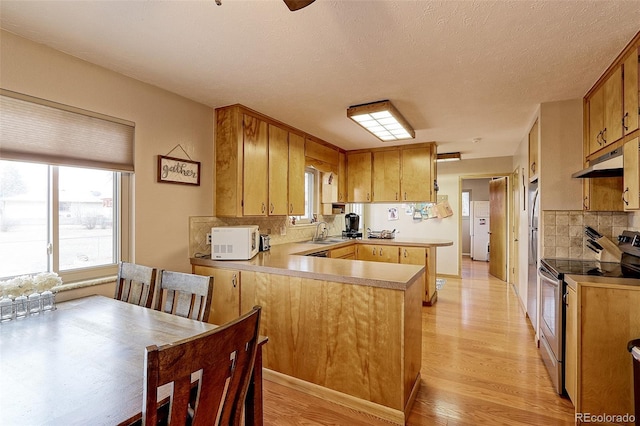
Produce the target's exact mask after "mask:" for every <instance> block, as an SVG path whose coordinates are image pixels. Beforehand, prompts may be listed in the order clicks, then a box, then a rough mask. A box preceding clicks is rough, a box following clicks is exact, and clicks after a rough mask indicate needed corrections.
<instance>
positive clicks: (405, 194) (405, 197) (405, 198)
mask: <svg viewBox="0 0 640 426" xmlns="http://www.w3.org/2000/svg"><path fill="white" fill-rule="evenodd" d="M404 200H405V201H407V192H406V191H405V193H404Z"/></svg>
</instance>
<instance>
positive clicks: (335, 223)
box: [189, 215, 344, 257]
mask: <svg viewBox="0 0 640 426" xmlns="http://www.w3.org/2000/svg"><path fill="white" fill-rule="evenodd" d="M319 220H320V221H324V222H326V223H327V228H328V229H329V235H340V234H341V233H342V230H343V229H344V215H331V216H320V217H319ZM234 225H258V227H259V228H260V233H261V234H269V235H270V236H271V245H277V244H284V243H291V242H295V241H307V240H310V239H311V238H313V236H314V234H315V232H316V224H315V223H313V224H307V225H291V223H290V222H289V218H288V217H287V216H274V217H256V218H227V217H224V218H221V217H213V216H191V217H190V218H189V257H194V256H195V255H196V254H198V255H210V254H211V245H209V244H207V234H208V233H209V232H211V228H212V227H213V226H234Z"/></svg>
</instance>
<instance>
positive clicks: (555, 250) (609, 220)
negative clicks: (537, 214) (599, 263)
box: [539, 210, 630, 259]
mask: <svg viewBox="0 0 640 426" xmlns="http://www.w3.org/2000/svg"><path fill="white" fill-rule="evenodd" d="M629 224H630V214H629V213H624V212H583V211H579V210H578V211H567V210H545V211H544V212H543V213H542V223H540V226H541V230H542V232H539V234H540V235H541V238H542V257H557V258H571V259H595V258H596V254H595V253H594V252H593V251H591V250H589V249H588V248H587V247H586V241H587V239H588V238H587V236H586V235H585V233H584V227H585V226H590V227H592V228H594V229H595V230H596V231H598V232H599V233H600V234H602V235H603V236H605V237H607V238H609V239H610V240H611V241H613V242H614V243H616V244H617V241H618V235H620V234H621V233H622V231H624V230H625V229H630V226H629Z"/></svg>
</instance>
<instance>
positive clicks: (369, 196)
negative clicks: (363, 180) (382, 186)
mask: <svg viewBox="0 0 640 426" xmlns="http://www.w3.org/2000/svg"><path fill="white" fill-rule="evenodd" d="M370 198H371V194H369V193H368V192H367V201H369V199H370Z"/></svg>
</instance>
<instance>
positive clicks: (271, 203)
mask: <svg viewBox="0 0 640 426" xmlns="http://www.w3.org/2000/svg"><path fill="white" fill-rule="evenodd" d="M271 213H273V203H271Z"/></svg>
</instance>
